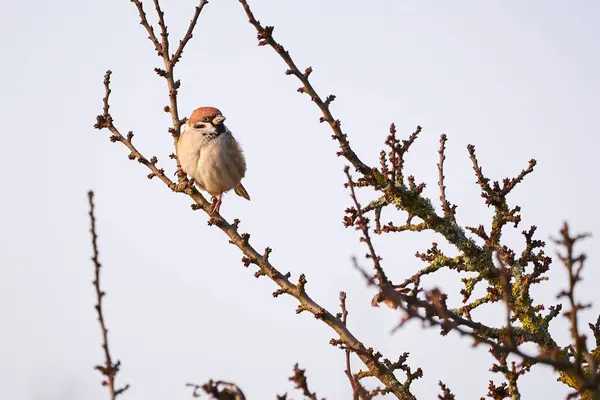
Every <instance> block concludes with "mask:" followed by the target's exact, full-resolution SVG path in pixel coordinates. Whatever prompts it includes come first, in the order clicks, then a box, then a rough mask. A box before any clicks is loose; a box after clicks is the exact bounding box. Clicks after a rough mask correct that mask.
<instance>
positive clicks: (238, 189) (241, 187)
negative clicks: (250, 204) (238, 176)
mask: <svg viewBox="0 0 600 400" xmlns="http://www.w3.org/2000/svg"><path fill="white" fill-rule="evenodd" d="M233 191H234V192H235V194H237V195H238V196H240V197H243V198H245V199H246V200H250V195H249V194H248V192H247V191H246V188H245V187H244V185H242V184H241V183H240V184H238V185H237V186H236V187H235V188H234V189H233Z"/></svg>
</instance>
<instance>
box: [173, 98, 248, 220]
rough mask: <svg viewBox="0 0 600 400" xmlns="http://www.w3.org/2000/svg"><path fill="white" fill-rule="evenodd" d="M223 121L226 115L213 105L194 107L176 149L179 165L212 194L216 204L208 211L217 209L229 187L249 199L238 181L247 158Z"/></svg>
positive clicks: (244, 169)
mask: <svg viewBox="0 0 600 400" xmlns="http://www.w3.org/2000/svg"><path fill="white" fill-rule="evenodd" d="M223 121H225V117H224V116H223V114H222V113H221V111H219V110H218V109H216V108H214V107H200V108H197V109H195V110H194V111H193V112H192V115H190V117H189V118H188V119H187V121H186V123H185V124H184V125H183V129H182V132H181V135H180V136H179V140H178V141H177V145H176V149H175V150H176V154H177V159H178V160H179V164H180V165H181V169H182V170H183V171H184V172H185V173H186V174H187V175H188V176H190V177H191V179H193V181H194V182H195V183H196V185H197V186H198V187H199V188H200V189H202V190H205V191H207V192H208V193H210V194H211V195H212V198H213V202H214V203H215V204H214V206H213V208H212V211H211V214H214V213H215V212H218V211H219V209H220V207H221V203H222V201H223V193H225V192H228V191H229V190H231V189H233V190H234V192H235V194H237V195H238V196H240V197H243V198H245V199H247V200H250V195H249V194H248V192H247V191H246V188H244V185H242V182H241V181H242V178H244V176H245V175H246V158H245V156H244V153H243V151H242V148H241V147H240V145H239V143H238V142H237V141H236V140H235V138H234V137H233V135H232V134H231V131H230V130H229V129H227V127H226V126H225V124H223Z"/></svg>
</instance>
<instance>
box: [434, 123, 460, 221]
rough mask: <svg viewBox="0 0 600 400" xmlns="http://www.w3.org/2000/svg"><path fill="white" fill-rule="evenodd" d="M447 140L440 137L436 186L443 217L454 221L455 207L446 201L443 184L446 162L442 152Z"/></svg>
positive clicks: (444, 136)
mask: <svg viewBox="0 0 600 400" xmlns="http://www.w3.org/2000/svg"><path fill="white" fill-rule="evenodd" d="M447 140H448V137H447V136H446V135H445V134H444V135H441V136H440V149H439V151H438V153H439V154H440V161H439V162H438V164H437V167H438V174H439V176H438V185H439V187H440V202H441V203H442V210H443V211H444V217H446V218H453V219H454V218H455V211H456V206H452V205H451V204H450V203H449V202H448V200H447V199H446V185H445V184H444V178H445V176H444V161H445V160H446V155H445V154H444V152H445V151H446V141H447Z"/></svg>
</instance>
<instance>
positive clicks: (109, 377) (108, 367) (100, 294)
mask: <svg viewBox="0 0 600 400" xmlns="http://www.w3.org/2000/svg"><path fill="white" fill-rule="evenodd" d="M88 200H89V205H90V212H89V216H90V233H91V234H92V248H93V256H92V261H93V262H94V271H95V278H94V288H95V289H96V306H95V308H96V312H97V313H98V322H99V323H100V330H101V331H102V349H103V350H104V365H97V366H96V367H95V368H96V369H97V370H98V371H100V372H101V373H102V375H104V377H105V378H106V379H105V380H104V381H102V385H103V386H107V387H108V393H109V399H110V400H115V399H116V398H117V396H119V395H120V394H122V393H123V392H125V391H126V390H127V389H129V384H127V385H125V386H123V387H122V388H119V389H117V387H116V384H115V379H116V376H117V374H118V373H119V368H120V367H121V361H118V360H117V362H115V363H113V360H112V357H111V355H110V350H109V348H108V328H106V322H105V321H104V314H103V313H102V299H103V298H104V296H105V294H106V293H105V292H104V291H102V289H101V286H100V268H101V267H102V264H100V259H99V256H98V235H97V233H96V217H95V215H94V192H92V191H89V192H88Z"/></svg>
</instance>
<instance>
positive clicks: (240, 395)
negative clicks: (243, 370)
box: [185, 380, 246, 400]
mask: <svg viewBox="0 0 600 400" xmlns="http://www.w3.org/2000/svg"><path fill="white" fill-rule="evenodd" d="M185 386H187V387H191V388H193V389H194V391H193V392H192V397H200V396H201V394H200V389H202V390H204V392H205V393H206V394H208V395H210V396H211V397H212V398H213V399H216V400H246V396H245V395H244V392H242V389H240V388H239V387H238V386H237V385H236V384H234V383H231V382H225V381H213V380H209V381H208V382H206V383H205V384H204V385H198V384H196V383H186V384H185Z"/></svg>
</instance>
